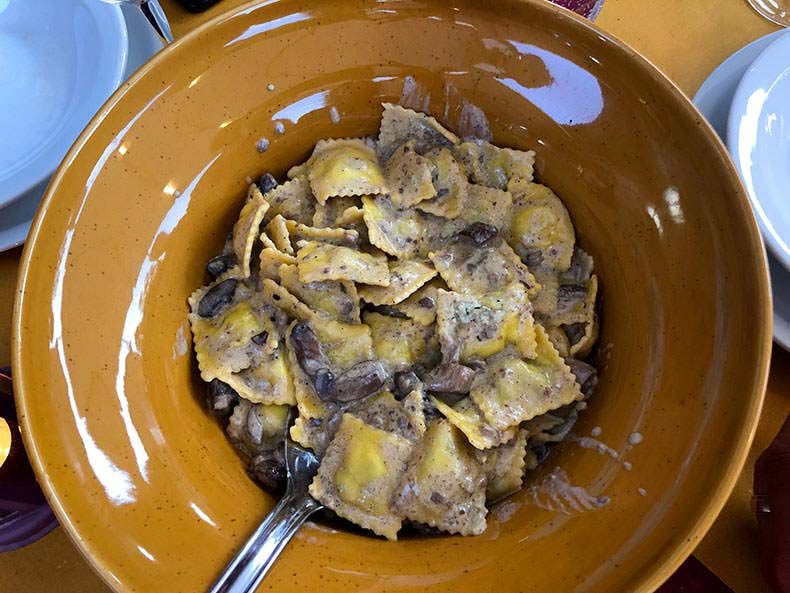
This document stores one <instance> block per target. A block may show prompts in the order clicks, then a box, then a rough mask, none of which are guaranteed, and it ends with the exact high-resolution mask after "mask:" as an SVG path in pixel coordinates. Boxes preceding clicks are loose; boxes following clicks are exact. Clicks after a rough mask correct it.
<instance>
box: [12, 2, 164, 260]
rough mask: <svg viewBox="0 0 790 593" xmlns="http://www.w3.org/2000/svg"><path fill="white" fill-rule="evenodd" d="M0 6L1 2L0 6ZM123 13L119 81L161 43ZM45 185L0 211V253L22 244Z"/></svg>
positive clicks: (133, 15) (131, 12)
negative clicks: (125, 44)
mask: <svg viewBox="0 0 790 593" xmlns="http://www.w3.org/2000/svg"><path fill="white" fill-rule="evenodd" d="M94 1H95V0H94ZM2 2H3V0H0V4H2ZM122 9H123V16H124V20H125V21H126V29H127V31H128V36H129V52H128V55H127V60H126V69H125V71H124V73H123V77H122V80H126V79H127V78H129V77H130V76H131V75H132V73H133V72H134V71H135V70H137V69H138V68H139V67H140V66H142V65H143V64H144V63H145V62H146V61H147V60H148V58H150V57H151V56H153V55H154V54H155V53H156V52H158V51H159V50H160V49H162V42H161V41H160V39H159V37H158V36H157V35H156V33H155V32H154V31H153V29H152V28H151V25H150V24H149V23H148V21H147V20H146V19H145V17H144V16H143V14H142V12H141V11H140V9H139V8H138V7H137V6H123V7H122ZM48 183H49V179H46V180H45V181H44V182H42V183H41V184H39V185H38V186H36V187H34V188H33V189H32V190H30V191H29V192H27V193H26V194H24V196H22V197H21V198H19V199H18V200H16V201H15V202H12V203H11V204H9V205H8V206H6V207H5V208H2V209H0V251H5V250H7V249H11V248H12V247H16V246H17V245H21V244H22V243H24V241H25V238H26V237H27V233H28V231H29V230H30V224H31V223H32V221H33V216H34V215H35V213H36V209H37V208H38V203H39V202H40V201H41V197H42V196H43V195H44V191H45V190H46V187H47V184H48Z"/></svg>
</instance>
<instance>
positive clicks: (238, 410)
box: [225, 399, 252, 443]
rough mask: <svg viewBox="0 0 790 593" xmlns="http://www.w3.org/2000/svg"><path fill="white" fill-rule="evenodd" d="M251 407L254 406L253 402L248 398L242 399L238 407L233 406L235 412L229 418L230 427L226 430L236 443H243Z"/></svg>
mask: <svg viewBox="0 0 790 593" xmlns="http://www.w3.org/2000/svg"><path fill="white" fill-rule="evenodd" d="M250 408H252V404H251V403H250V402H248V401H247V400H246V399H240V400H239V403H238V404H237V405H236V407H235V408H233V414H231V416H230V418H229V419H228V427H227V428H226V429H225V430H226V432H227V433H228V437H230V440H231V441H233V442H234V443H241V442H243V440H244V434H245V432H246V428H247V415H248V414H249V412H250Z"/></svg>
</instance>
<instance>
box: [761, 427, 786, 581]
mask: <svg viewBox="0 0 790 593" xmlns="http://www.w3.org/2000/svg"><path fill="white" fill-rule="evenodd" d="M754 511H755V514H756V515H757V535H758V540H757V543H758V545H759V546H760V563H761V565H762V566H761V568H762V571H763V577H765V580H766V581H768V584H769V585H770V586H771V590H772V591H774V592H775V593H790V416H788V417H787V418H785V421H784V424H783V425H782V428H781V429H779V434H777V435H776V438H775V439H774V440H773V442H772V443H771V444H770V445H769V447H768V448H767V449H766V450H765V451H763V453H762V454H761V455H760V457H759V458H758V459H757V463H755V464H754Z"/></svg>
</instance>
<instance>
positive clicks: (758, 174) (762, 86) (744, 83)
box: [727, 31, 790, 270]
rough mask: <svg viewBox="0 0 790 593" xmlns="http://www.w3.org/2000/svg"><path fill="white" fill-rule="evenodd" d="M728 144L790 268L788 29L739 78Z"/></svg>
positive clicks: (765, 230)
mask: <svg viewBox="0 0 790 593" xmlns="http://www.w3.org/2000/svg"><path fill="white" fill-rule="evenodd" d="M727 147H728V148H729V149H730V154H731V155H732V158H733V161H734V162H735V166H736V167H738V170H739V171H740V173H741V177H742V178H743V182H744V185H745V186H746V191H747V192H748V193H749V198H750V199H751V201H752V206H753V207H754V211H755V212H756V214H757V222H759V223H760V230H761V231H762V234H763V238H764V239H765V243H766V245H767V246H768V248H769V249H770V250H771V251H772V252H773V254H774V255H775V256H776V258H777V259H778V260H779V261H780V262H782V264H783V265H784V267H785V268H786V269H788V270H790V31H785V32H783V33H782V35H780V36H779V37H777V38H776V39H775V40H774V41H773V42H772V43H771V44H770V45H769V46H768V47H767V48H766V49H764V50H763V52H762V53H761V54H760V55H759V56H757V58H756V59H755V60H754V62H752V64H751V66H749V68H748V70H746V73H745V74H744V75H743V78H741V82H740V83H739V84H738V88H737V89H736V90H735V96H734V97H733V99H732V105H731V106H730V114H729V117H728V119H727Z"/></svg>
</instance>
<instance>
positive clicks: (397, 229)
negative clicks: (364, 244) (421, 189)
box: [362, 196, 423, 258]
mask: <svg viewBox="0 0 790 593" xmlns="http://www.w3.org/2000/svg"><path fill="white" fill-rule="evenodd" d="M362 213H363V214H362V215H363V218H364V220H365V224H366V225H367V227H368V239H369V240H370V243H371V244H372V245H374V246H376V247H378V248H379V249H381V250H382V251H383V252H384V253H388V254H389V255H394V256H395V257H398V258H408V257H415V256H416V255H417V254H418V253H419V249H420V237H421V236H422V233H423V229H422V225H421V224H420V218H419V216H418V215H417V213H416V212H414V211H413V210H398V209H397V208H395V207H394V206H393V205H392V202H390V200H389V199H388V198H387V197H386V196H365V197H363V198H362Z"/></svg>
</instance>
